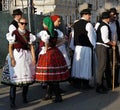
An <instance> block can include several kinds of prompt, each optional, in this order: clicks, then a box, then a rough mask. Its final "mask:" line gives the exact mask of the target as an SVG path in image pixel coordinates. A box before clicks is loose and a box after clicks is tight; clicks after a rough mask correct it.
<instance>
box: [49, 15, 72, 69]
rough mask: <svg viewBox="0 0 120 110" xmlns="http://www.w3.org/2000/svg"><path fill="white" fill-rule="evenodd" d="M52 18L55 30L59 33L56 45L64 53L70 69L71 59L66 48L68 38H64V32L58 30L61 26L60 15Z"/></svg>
mask: <svg viewBox="0 0 120 110" xmlns="http://www.w3.org/2000/svg"><path fill="white" fill-rule="evenodd" d="M50 18H51V19H52V21H53V22H54V27H55V30H56V31H57V32H58V41H57V44H56V45H57V47H58V49H59V50H60V51H61V52H62V54H63V56H64V58H65V60H66V63H67V65H68V68H70V59H69V57H68V53H67V50H66V46H65V43H66V42H67V38H66V37H65V36H64V34H63V32H62V31H61V30H60V29H58V27H59V26H60V24H61V18H60V16H59V15H52V16H50Z"/></svg>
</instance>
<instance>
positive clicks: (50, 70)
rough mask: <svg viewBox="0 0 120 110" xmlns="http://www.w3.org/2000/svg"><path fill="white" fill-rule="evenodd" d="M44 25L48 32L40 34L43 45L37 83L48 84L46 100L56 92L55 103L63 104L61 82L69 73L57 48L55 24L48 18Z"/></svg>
mask: <svg viewBox="0 0 120 110" xmlns="http://www.w3.org/2000/svg"><path fill="white" fill-rule="evenodd" d="M43 23H44V24H45V25H46V26H47V30H42V31H41V32H40V33H39V37H40V39H41V40H42V42H43V45H42V47H41V49H42V50H41V51H40V54H39V58H38V63H37V67H36V81H39V82H46V83H47V93H46V95H45V99H49V98H51V95H52V94H51V93H52V92H54V94H55V96H56V97H55V100H54V101H55V102H61V101H62V97H61V95H60V91H59V82H60V81H65V80H67V79H68V78H69V71H68V67H67V65H66V62H65V59H64V57H63V55H62V53H61V52H60V51H59V49H58V48H57V47H56V42H57V36H56V34H57V33H55V32H54V25H53V22H52V21H51V19H50V18H49V17H46V18H44V19H43ZM44 28H45V27H44ZM46 44H47V48H46V47H45V46H46Z"/></svg>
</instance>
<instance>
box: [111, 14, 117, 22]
mask: <svg viewBox="0 0 120 110" xmlns="http://www.w3.org/2000/svg"><path fill="white" fill-rule="evenodd" d="M116 19H117V14H116V13H114V12H111V13H110V21H115V20H116Z"/></svg>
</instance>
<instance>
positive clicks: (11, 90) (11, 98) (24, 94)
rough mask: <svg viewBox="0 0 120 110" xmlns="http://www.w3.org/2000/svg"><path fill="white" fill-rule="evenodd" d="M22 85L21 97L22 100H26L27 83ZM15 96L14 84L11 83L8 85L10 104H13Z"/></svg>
mask: <svg viewBox="0 0 120 110" xmlns="http://www.w3.org/2000/svg"><path fill="white" fill-rule="evenodd" d="M22 87H23V91H22V97H23V100H26V97H27V93H28V85H25V86H22ZM15 98H16V86H14V85H12V86H10V101H11V103H12V104H15Z"/></svg>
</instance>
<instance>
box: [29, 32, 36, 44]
mask: <svg viewBox="0 0 120 110" xmlns="http://www.w3.org/2000/svg"><path fill="white" fill-rule="evenodd" d="M35 40H36V36H35V35H33V34H32V33H30V42H29V44H32V42H34V41H35Z"/></svg>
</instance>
